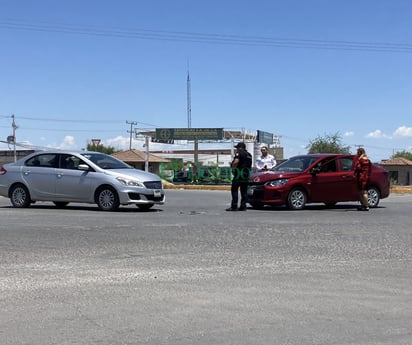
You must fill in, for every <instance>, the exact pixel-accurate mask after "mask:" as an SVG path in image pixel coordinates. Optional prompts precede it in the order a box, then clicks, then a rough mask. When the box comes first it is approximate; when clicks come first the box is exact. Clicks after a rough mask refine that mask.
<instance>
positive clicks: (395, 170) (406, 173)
mask: <svg viewBox="0 0 412 345" xmlns="http://www.w3.org/2000/svg"><path fill="white" fill-rule="evenodd" d="M378 164H379V165H380V166H382V167H383V168H385V169H386V170H388V171H389V176H390V178H391V182H392V183H393V184H397V185H401V186H410V185H411V184H412V161H411V160H409V159H406V158H402V157H396V158H392V159H388V160H384V161H381V162H380V163H378Z"/></svg>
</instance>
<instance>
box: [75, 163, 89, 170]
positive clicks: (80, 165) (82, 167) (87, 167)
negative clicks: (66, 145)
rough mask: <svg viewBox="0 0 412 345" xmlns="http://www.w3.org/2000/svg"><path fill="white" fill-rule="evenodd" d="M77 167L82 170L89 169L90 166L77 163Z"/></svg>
mask: <svg viewBox="0 0 412 345" xmlns="http://www.w3.org/2000/svg"><path fill="white" fill-rule="evenodd" d="M77 169H79V170H83V171H89V169H90V167H89V166H88V165H87V164H79V166H78V167H77Z"/></svg>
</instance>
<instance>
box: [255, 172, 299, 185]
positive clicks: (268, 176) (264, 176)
mask: <svg viewBox="0 0 412 345" xmlns="http://www.w3.org/2000/svg"><path fill="white" fill-rule="evenodd" d="M299 175H302V173H301V172H298V173H295V172H293V173H291V172H284V171H264V172H255V173H253V174H252V175H251V176H250V179H249V180H250V181H251V182H254V183H265V182H267V181H272V180H276V179H281V178H293V177H295V176H299Z"/></svg>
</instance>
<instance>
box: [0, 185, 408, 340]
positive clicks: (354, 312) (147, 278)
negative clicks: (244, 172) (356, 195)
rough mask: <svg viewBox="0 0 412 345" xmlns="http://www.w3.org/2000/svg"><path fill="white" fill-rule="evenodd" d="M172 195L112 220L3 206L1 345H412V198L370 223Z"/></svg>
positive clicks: (349, 208) (355, 215)
mask: <svg viewBox="0 0 412 345" xmlns="http://www.w3.org/2000/svg"><path fill="white" fill-rule="evenodd" d="M166 195H167V204H165V205H163V206H158V207H155V208H154V209H153V210H152V211H150V212H141V211H139V210H138V209H137V208H136V207H132V206H130V207H123V208H121V209H120V211H118V212H114V213H106V212H101V211H99V210H98V209H97V207H96V206H94V205H86V206H84V205H83V206H82V205H79V204H76V205H69V207H68V208H66V209H64V210H59V209H56V208H55V207H53V205H52V204H50V203H38V204H35V205H34V206H33V207H30V208H28V209H14V208H11V207H10V203H9V200H8V199H5V198H1V197H0V311H1V312H0V344H1V345H17V344H18V345H23V344H24V345H50V344H56V345H57V344H58V345H66V344H67V345H69V344H70V345H73V344H82V345H83V344H84V345H94V344H96V345H109V344H110V345H134V344H153V345H163V344H164V345H166V344H167V345H193V344H202V345H203V344H204V345H206V344H211V345H220V344H222V345H223V344H225V345H226V344H227V345H228V344H231V345H243V344H245V345H246V344H248V345H249V344H250V345H259V344H262V345H263V344H265V345H266V344H267V345H269V344H270V345H273V344H275V345H306V344H313V345H320V344H324V345H340V344H351V345H355V344H362V345H372V344H373V345H383V344H385V345H401V344H402V345H410V344H412V249H411V248H412V229H411V228H412V227H411V223H412V222H411V220H412V203H411V201H412V195H411V194H405V195H397V194H394V195H392V196H391V197H390V198H388V199H384V200H382V201H381V204H380V207H379V208H377V209H372V210H371V211H370V212H358V211H357V210H356V207H355V206H356V205H354V204H338V206H337V207H336V208H334V209H327V208H324V207H323V206H321V205H316V206H310V207H308V208H307V209H306V210H304V211H288V210H286V209H283V208H278V209H267V210H248V211H247V212H225V211H224V209H225V208H226V207H228V205H229V201H230V197H229V192H227V191H194V190H167V191H166Z"/></svg>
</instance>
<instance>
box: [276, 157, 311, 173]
mask: <svg viewBox="0 0 412 345" xmlns="http://www.w3.org/2000/svg"><path fill="white" fill-rule="evenodd" d="M318 159H319V157H316V156H311V157H308V156H297V157H292V158H290V159H288V160H287V161H285V162H283V163H281V164H279V165H278V166H276V167H275V168H274V169H273V170H274V171H287V172H302V171H304V170H306V169H307V168H308V167H309V166H311V165H312V164H313V163H314V162H316V161H317V160H318Z"/></svg>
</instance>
